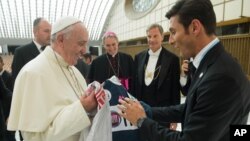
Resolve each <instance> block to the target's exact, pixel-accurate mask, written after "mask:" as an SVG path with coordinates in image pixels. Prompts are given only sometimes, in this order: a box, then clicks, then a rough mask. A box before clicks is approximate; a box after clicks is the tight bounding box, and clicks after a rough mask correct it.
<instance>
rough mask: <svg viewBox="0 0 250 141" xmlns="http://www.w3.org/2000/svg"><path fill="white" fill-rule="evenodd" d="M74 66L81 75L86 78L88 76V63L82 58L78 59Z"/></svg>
mask: <svg viewBox="0 0 250 141" xmlns="http://www.w3.org/2000/svg"><path fill="white" fill-rule="evenodd" d="M75 67H76V68H77V69H78V70H79V71H80V72H81V74H82V76H83V77H84V78H85V79H86V78H87V76H88V72H89V68H90V65H88V64H86V63H85V62H84V61H83V60H82V59H79V60H78V61H77V64H76V65H75Z"/></svg>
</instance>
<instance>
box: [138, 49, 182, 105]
mask: <svg viewBox="0 0 250 141" xmlns="http://www.w3.org/2000/svg"><path fill="white" fill-rule="evenodd" d="M147 54H148V50H145V51H143V52H141V53H139V54H137V55H136V56H135V66H136V86H135V89H136V97H137V98H138V99H139V100H142V101H143V99H142V95H143V93H142V86H143V84H144V71H145V68H146V67H145V66H146V65H147V62H146V57H147ZM160 54H161V57H160V58H159V59H161V64H160V65H161V70H160V74H159V77H158V78H159V81H158V84H157V89H156V91H155V93H154V95H155V96H156V103H157V104H158V105H157V106H169V105H176V104H180V85H179V84H180V62H179V58H178V57H177V56H176V55H174V54H173V53H171V52H169V51H167V50H166V49H165V48H162V50H161V53H160Z"/></svg>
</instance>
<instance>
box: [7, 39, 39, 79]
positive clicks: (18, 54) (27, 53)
mask: <svg viewBox="0 0 250 141" xmlns="http://www.w3.org/2000/svg"><path fill="white" fill-rule="evenodd" d="M39 54H40V52H39V50H38V49H37V47H36V45H35V43H34V42H33V41H32V42H31V43H30V44H27V45H24V46H21V47H18V48H17V49H16V50H15V54H14V58H13V62H12V65H11V69H12V77H13V79H14V80H15V79H16V77H17V75H18V73H19V71H20V70H21V69H22V67H23V66H24V65H25V64H26V63H28V62H29V61H30V60H32V59H34V58H35V57H36V56H37V55H39Z"/></svg>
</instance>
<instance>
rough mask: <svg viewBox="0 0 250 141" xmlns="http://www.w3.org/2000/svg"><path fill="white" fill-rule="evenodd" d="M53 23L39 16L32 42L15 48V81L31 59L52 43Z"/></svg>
mask: <svg viewBox="0 0 250 141" xmlns="http://www.w3.org/2000/svg"><path fill="white" fill-rule="evenodd" d="M50 32H51V25H50V23H49V22H48V21H47V20H46V19H44V18H37V19H35V20H34V22H33V34H34V39H33V41H32V42H31V43H29V44H26V45H24V46H21V47H18V48H17V49H16V50H15V54H14V58H13V62H12V65H11V69H12V78H13V80H14V81H15V79H16V77H17V75H18V73H19V71H20V70H21V69H22V67H23V66H24V65H25V64H26V63H28V62H29V61H30V60H32V59H34V58H35V57H36V56H37V55H39V54H40V52H41V51H42V50H43V49H44V47H45V46H47V45H49V43H50Z"/></svg>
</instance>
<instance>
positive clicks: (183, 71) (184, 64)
mask: <svg viewBox="0 0 250 141" xmlns="http://www.w3.org/2000/svg"><path fill="white" fill-rule="evenodd" d="M188 63H189V60H183V62H182V65H181V76H186V75H187V73H188Z"/></svg>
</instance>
